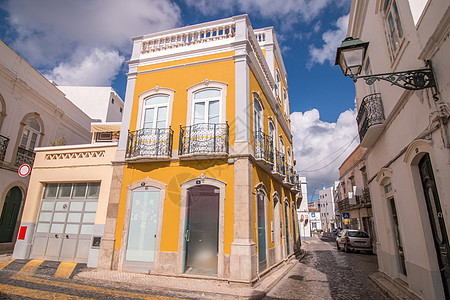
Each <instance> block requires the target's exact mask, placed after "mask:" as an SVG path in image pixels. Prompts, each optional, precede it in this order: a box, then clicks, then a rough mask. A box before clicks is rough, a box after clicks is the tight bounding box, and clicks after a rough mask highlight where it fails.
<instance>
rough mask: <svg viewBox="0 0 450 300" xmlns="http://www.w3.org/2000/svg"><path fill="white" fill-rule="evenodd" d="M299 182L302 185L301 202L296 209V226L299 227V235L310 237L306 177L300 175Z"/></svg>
mask: <svg viewBox="0 0 450 300" xmlns="http://www.w3.org/2000/svg"><path fill="white" fill-rule="evenodd" d="M299 179H300V184H301V187H302V202H301V203H300V207H299V208H298V209H297V215H298V222H299V223H298V226H299V229H300V236H301V237H311V223H310V214H309V205H308V201H307V200H308V185H307V183H306V177H300V178H299Z"/></svg>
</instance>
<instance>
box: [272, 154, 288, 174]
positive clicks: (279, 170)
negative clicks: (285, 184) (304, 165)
mask: <svg viewBox="0 0 450 300" xmlns="http://www.w3.org/2000/svg"><path fill="white" fill-rule="evenodd" d="M272 175H273V176H274V177H275V178H276V179H277V180H279V181H282V180H283V179H284V177H285V176H286V160H285V158H284V153H281V152H279V151H278V150H275V166H274V168H273V169H272Z"/></svg>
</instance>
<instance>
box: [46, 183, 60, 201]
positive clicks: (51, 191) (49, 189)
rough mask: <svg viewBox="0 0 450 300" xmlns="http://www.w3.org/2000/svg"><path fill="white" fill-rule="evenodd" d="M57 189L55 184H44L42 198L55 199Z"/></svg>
mask: <svg viewBox="0 0 450 300" xmlns="http://www.w3.org/2000/svg"><path fill="white" fill-rule="evenodd" d="M57 188H58V184H57V183H49V184H46V185H45V189H44V198H55V197H56V190H57Z"/></svg>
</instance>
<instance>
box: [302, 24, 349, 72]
mask: <svg viewBox="0 0 450 300" xmlns="http://www.w3.org/2000/svg"><path fill="white" fill-rule="evenodd" d="M348 16H349V15H345V16H342V17H340V18H339V19H338V20H337V21H336V27H337V29H335V30H328V31H326V32H324V33H323V34H322V40H323V44H322V45H321V46H320V47H319V48H317V47H315V46H311V47H310V48H309V54H310V56H311V59H310V62H309V63H308V67H311V66H312V65H313V64H315V63H319V64H323V63H324V62H325V61H326V60H328V61H329V62H330V63H331V64H334V60H335V57H336V48H337V47H339V45H340V44H341V42H342V40H343V39H344V38H345V35H346V34H347V25H348Z"/></svg>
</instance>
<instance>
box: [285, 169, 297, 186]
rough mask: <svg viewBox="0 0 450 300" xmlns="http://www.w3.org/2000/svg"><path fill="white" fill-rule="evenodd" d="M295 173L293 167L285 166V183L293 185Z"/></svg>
mask: <svg viewBox="0 0 450 300" xmlns="http://www.w3.org/2000/svg"><path fill="white" fill-rule="evenodd" d="M295 175H296V174H295V171H294V168H293V167H289V166H286V179H285V180H286V182H287V183H289V184H291V185H295Z"/></svg>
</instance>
